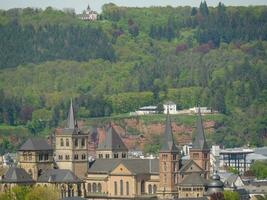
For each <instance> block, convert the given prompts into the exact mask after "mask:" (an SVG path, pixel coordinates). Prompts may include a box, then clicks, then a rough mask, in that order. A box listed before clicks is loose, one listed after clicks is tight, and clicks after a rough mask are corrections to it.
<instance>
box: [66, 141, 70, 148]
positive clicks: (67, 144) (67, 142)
mask: <svg viewBox="0 0 267 200" xmlns="http://www.w3.org/2000/svg"><path fill="white" fill-rule="evenodd" d="M66 146H67V147H68V146H70V141H69V139H66Z"/></svg>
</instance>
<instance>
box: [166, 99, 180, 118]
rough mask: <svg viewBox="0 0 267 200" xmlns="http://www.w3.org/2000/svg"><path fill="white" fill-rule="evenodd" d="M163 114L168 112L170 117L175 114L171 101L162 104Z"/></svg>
mask: <svg viewBox="0 0 267 200" xmlns="http://www.w3.org/2000/svg"><path fill="white" fill-rule="evenodd" d="M163 109H164V111H163V113H164V114H167V113H168V112H169V114H170V115H173V114H177V110H176V104H175V103H173V102H172V101H166V102H164V103H163Z"/></svg>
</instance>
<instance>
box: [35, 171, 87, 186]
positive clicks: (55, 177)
mask: <svg viewBox="0 0 267 200" xmlns="http://www.w3.org/2000/svg"><path fill="white" fill-rule="evenodd" d="M38 182H42V183H80V182H82V181H81V180H80V179H79V178H78V177H77V176H76V175H75V174H74V173H73V172H72V171H70V170H67V169H50V170H47V171H45V172H44V174H42V175H41V176H40V177H39V178H38Z"/></svg>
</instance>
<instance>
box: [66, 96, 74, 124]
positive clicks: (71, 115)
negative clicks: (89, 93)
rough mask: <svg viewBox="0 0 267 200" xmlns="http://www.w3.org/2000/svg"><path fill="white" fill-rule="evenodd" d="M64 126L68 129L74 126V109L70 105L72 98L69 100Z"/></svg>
mask: <svg viewBox="0 0 267 200" xmlns="http://www.w3.org/2000/svg"><path fill="white" fill-rule="evenodd" d="M66 128H69V129H74V128H75V119H74V110H73V106H72V100H71V101H70V108H69V113H68V119H67V127H66Z"/></svg>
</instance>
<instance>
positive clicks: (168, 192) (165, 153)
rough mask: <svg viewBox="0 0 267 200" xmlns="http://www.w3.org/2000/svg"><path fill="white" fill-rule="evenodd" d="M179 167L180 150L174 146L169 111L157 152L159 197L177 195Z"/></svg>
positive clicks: (168, 197)
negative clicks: (160, 144)
mask: <svg viewBox="0 0 267 200" xmlns="http://www.w3.org/2000/svg"><path fill="white" fill-rule="evenodd" d="M179 169H180V151H179V149H178V148H177V147H176V145H175V143H174V140H173V134H172V126H171V119H170V115H169V112H167V118H166V124H165V132H164V135H163V143H162V147H161V149H160V152H159V177H160V183H159V190H158V192H157V193H158V197H159V198H160V199H173V198H175V197H177V195H178V190H177V185H178V172H179Z"/></svg>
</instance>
